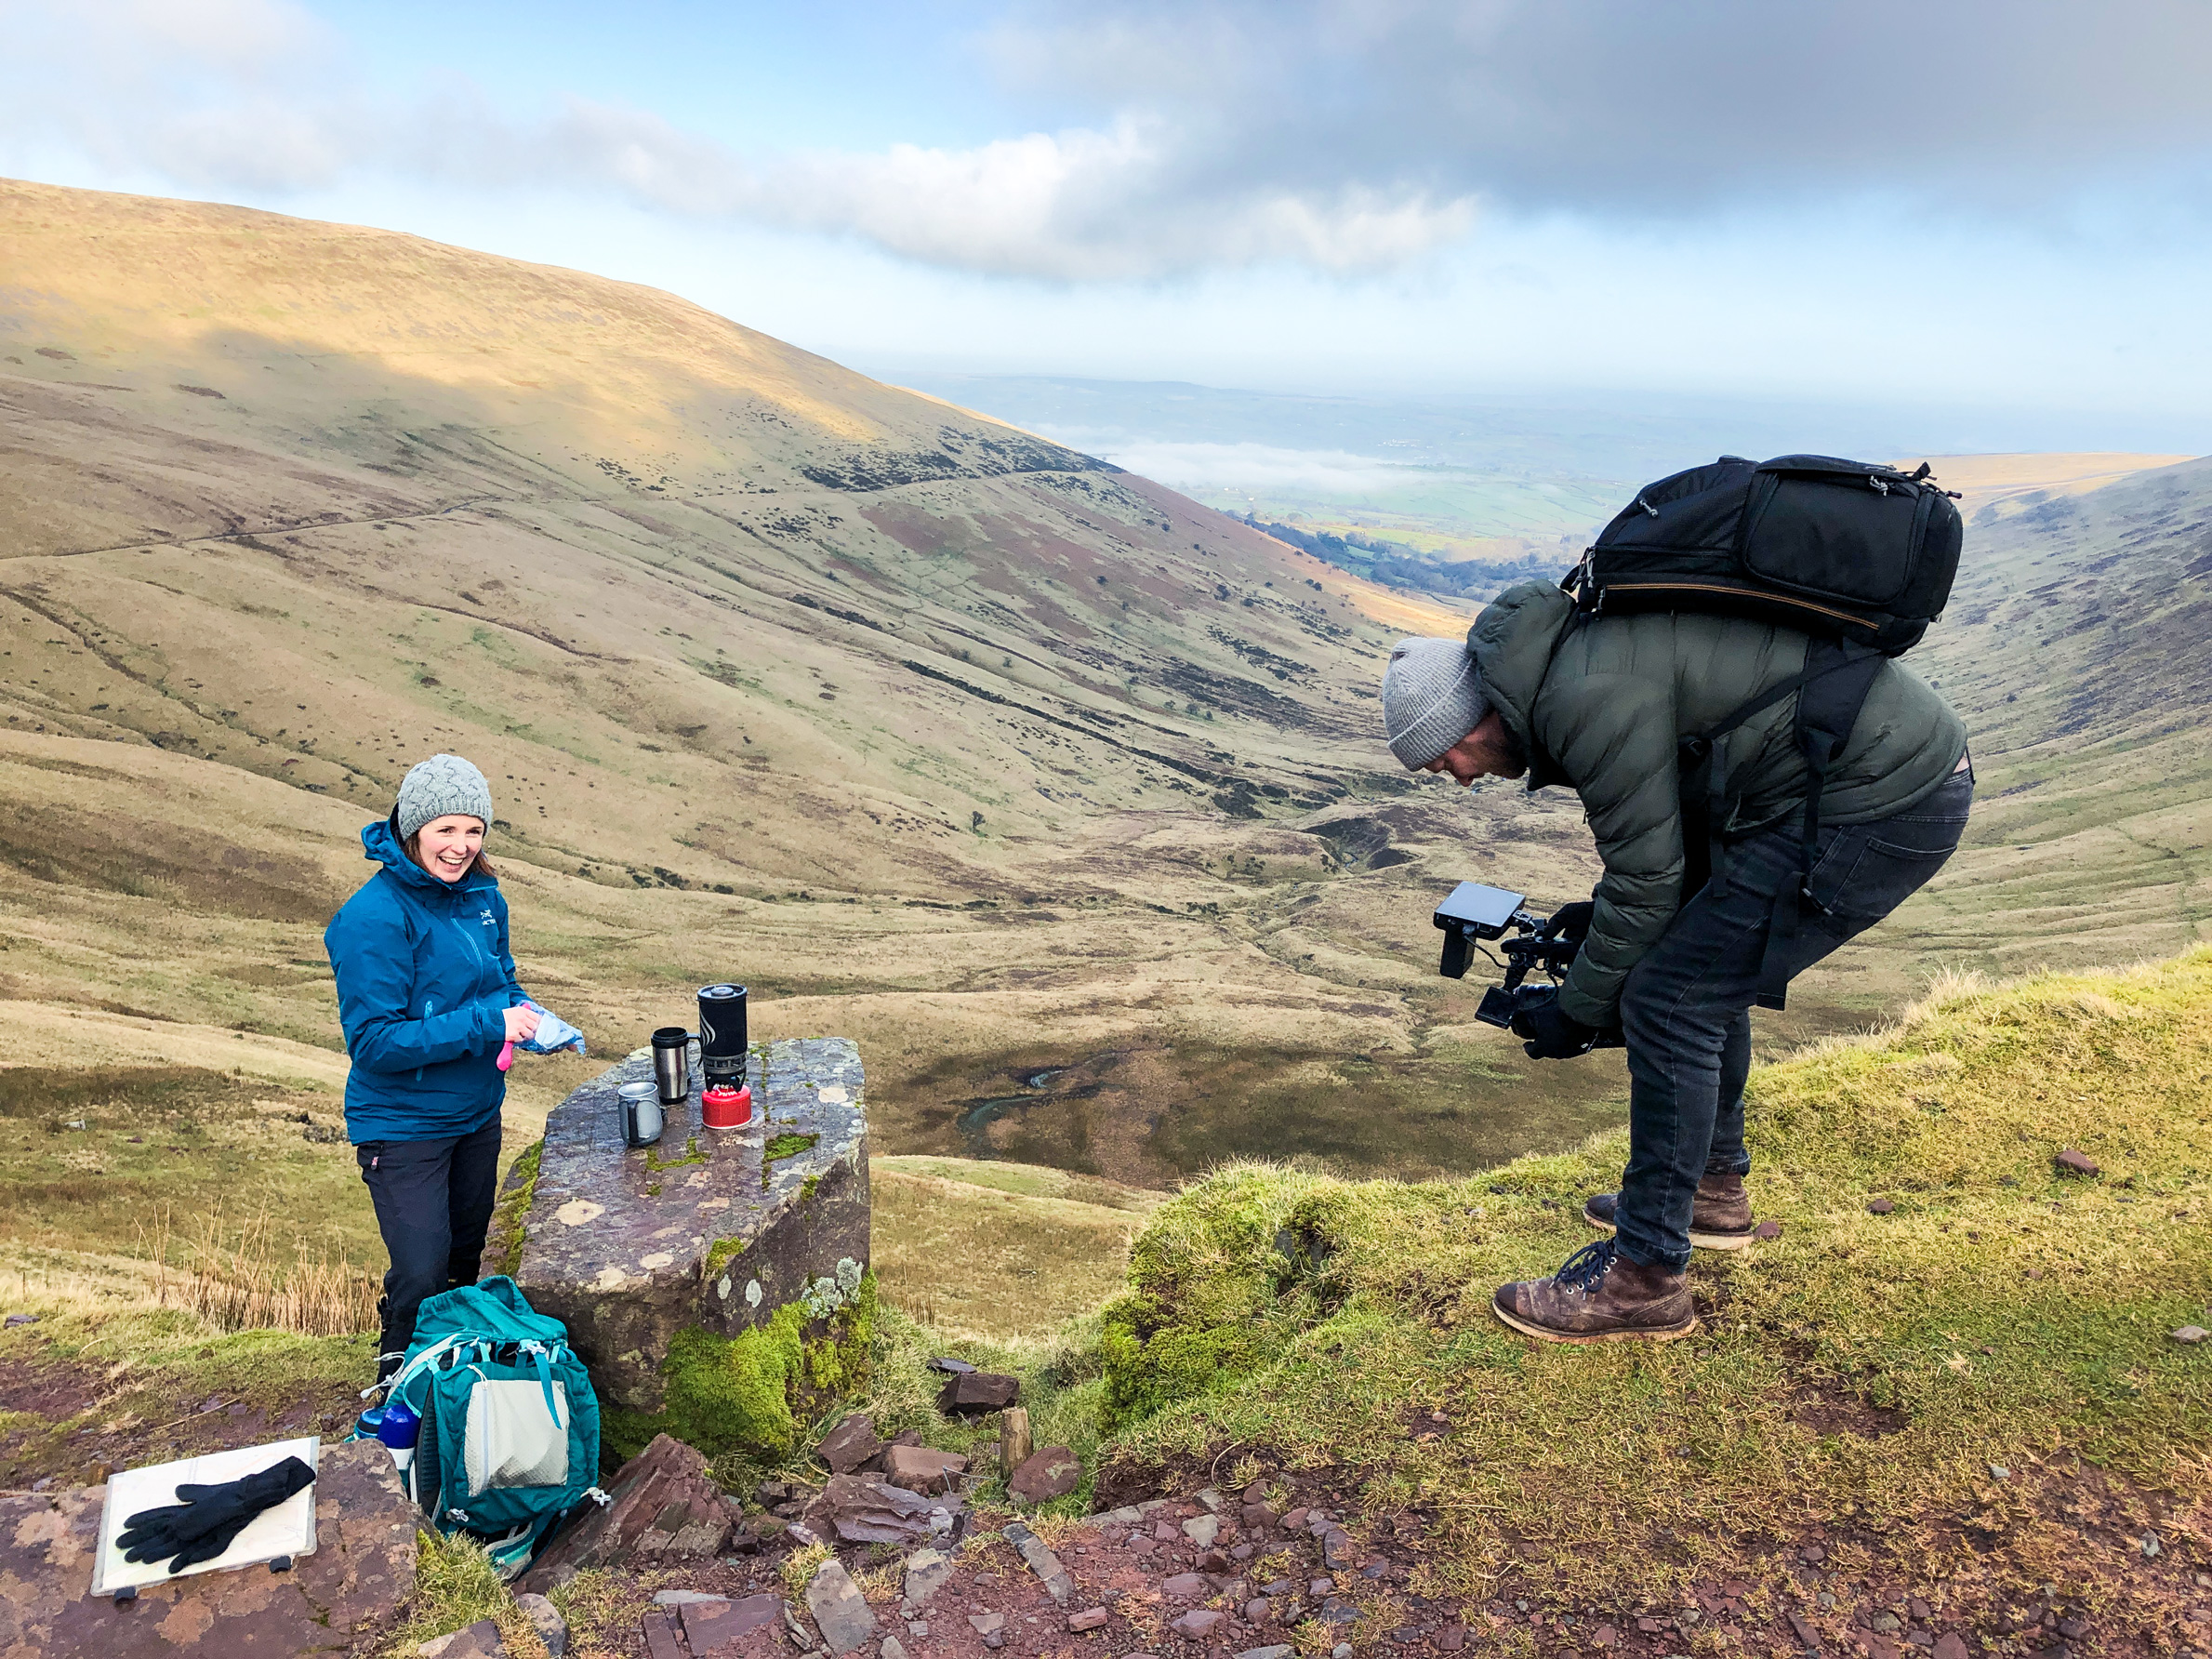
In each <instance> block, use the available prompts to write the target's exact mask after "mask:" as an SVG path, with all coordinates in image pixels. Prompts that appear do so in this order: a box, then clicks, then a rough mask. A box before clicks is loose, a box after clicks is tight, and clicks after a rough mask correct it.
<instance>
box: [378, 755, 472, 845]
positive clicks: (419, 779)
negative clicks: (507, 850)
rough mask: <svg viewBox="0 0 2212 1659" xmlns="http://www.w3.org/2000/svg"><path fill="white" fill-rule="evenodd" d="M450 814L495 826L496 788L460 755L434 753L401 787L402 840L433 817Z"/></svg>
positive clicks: (415, 767) (416, 768)
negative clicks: (494, 800) (493, 795)
mask: <svg viewBox="0 0 2212 1659" xmlns="http://www.w3.org/2000/svg"><path fill="white" fill-rule="evenodd" d="M449 812H459V813H466V814H468V815H469V816H470V817H472V818H482V819H483V827H484V828H485V829H490V828H491V827H492V786H491V785H490V784H488V783H486V782H484V780H483V773H481V772H479V771H478V770H477V769H476V768H475V767H474V766H471V765H470V763H468V762H467V761H464V760H462V759H461V757H460V756H459V755H457V754H434V755H432V756H430V759H429V760H427V761H417V763H415V765H414V766H413V767H411V768H410V769H409V771H408V773H407V776H406V777H405V778H404V780H403V781H402V782H401V784H400V803H399V809H398V813H397V816H398V819H399V829H400V839H401V840H402V841H405V840H406V839H407V837H409V836H410V835H412V834H414V833H415V832H416V831H417V829H421V828H422V827H423V826H424V825H425V824H427V823H429V822H430V820H431V819H432V818H442V817H444V816H445V815H446V814H447V813H449Z"/></svg>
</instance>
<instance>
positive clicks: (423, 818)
mask: <svg viewBox="0 0 2212 1659" xmlns="http://www.w3.org/2000/svg"><path fill="white" fill-rule="evenodd" d="M491 821H492V791H491V786H490V785H488V784H486V783H485V782H484V778H483V773H481V772H479V771H478V770H477V769H476V768H475V767H474V766H472V765H470V763H468V762H467V761H464V760H462V759H461V758H460V757H459V756H458V755H450V754H440V755H432V756H431V757H430V759H429V760H427V761H424V762H423V763H421V764H419V765H417V766H416V767H415V768H414V769H413V770H412V771H410V772H409V773H408V774H407V776H406V779H405V781H404V782H403V783H402V784H401V785H400V798H399V804H398V805H397V806H395V807H393V808H392V811H391V817H390V818H388V819H387V820H385V821H384V822H383V823H381V824H371V825H369V826H368V827H367V828H366V829H364V830H362V832H361V844H362V846H363V848H364V849H365V850H366V852H367V854H368V856H369V857H370V858H371V859H373V860H375V861H376V862H377V863H379V864H381V865H383V867H384V868H383V869H380V870H378V871H377V873H376V874H375V875H373V876H371V877H370V878H369V879H368V881H367V883H365V884H364V886H363V887H362V889H361V891H360V892H358V893H356V894H354V895H353V896H352V897H351V898H349V899H348V900H346V902H345V905H344V907H343V908H342V909H339V911H338V914H337V915H336V916H334V917H332V918H331V922H330V925H329V927H328V928H326V929H325V931H324V934H323V946H324V949H325V950H326V951H328V952H329V955H330V965H331V967H332V969H333V970H334V971H335V972H336V974H337V975H338V1021H339V1023H340V1024H341V1025H342V1026H343V1027H344V1028H345V1032H346V1052H347V1053H348V1054H349V1055H351V1056H352V1058H353V1068H352V1071H351V1074H350V1075H349V1076H348V1077H347V1079H346V1137H347V1138H348V1139H349V1140H351V1142H352V1143H353V1155H354V1158H355V1160H356V1161H358V1162H359V1163H360V1165H361V1178H362V1180H363V1181H364V1182H366V1183H367V1185H368V1189H369V1197H370V1198H371V1199H372V1200H373V1201H375V1203H376V1206H377V1228H378V1230H379V1231H381V1232H382V1233H383V1235H384V1248H385V1250H386V1251H387V1252H389V1253H390V1254H391V1271H390V1272H388V1273H387V1274H385V1275H384V1297H383V1300H382V1301H381V1302H380V1303H379V1304H378V1305H377V1310H378V1312H379V1313H380V1314H381V1315H382V1317H383V1323H384V1331H383V1340H382V1342H381V1343H380V1344H379V1346H378V1347H377V1382H378V1383H382V1382H383V1381H384V1380H385V1379H386V1378H387V1377H389V1376H390V1375H391V1374H392V1373H393V1372H394V1371H396V1370H398V1369H399V1364H400V1361H401V1360H402V1359H403V1358H404V1356H405V1354H406V1350H407V1345H408V1343H409V1342H411V1341H412V1340H413V1339H414V1335H415V1312H416V1309H417V1308H418V1307H421V1306H422V1301H423V1298H424V1297H426V1296H433V1295H436V1294H438V1293H439V1292H441V1291H444V1290H449V1289H451V1288H452V1287H453V1286H455V1285H457V1284H473V1283H475V1282H476V1274H477V1268H478V1266H479V1263H480V1261H481V1258H482V1257H483V1241H484V1234H485V1232H486V1231H487V1230H488V1229H489V1228H490V1227H491V1220H492V1204H493V1200H494V1188H495V1185H496V1183H497V1175H498V1167H499V1104H500V1102H501V1101H502V1100H503V1099H505V1098H506V1095H507V1079H506V1075H505V1074H504V1073H503V1072H501V1071H500V1069H499V1065H498V1055H499V1051H500V1049H501V1048H502V1047H504V1046H505V1045H506V1044H507V1043H509V1042H523V1041H526V1040H527V1039H528V1038H529V1036H530V1035H531V1033H532V1032H534V1031H535V1030H536V1029H537V1017H538V1016H537V1014H536V1011H535V1010H533V1009H530V1008H525V1007H522V1006H520V1004H521V1003H522V1002H523V1001H524V997H523V989H522V987H520V986H519V985H517V984H516V983H515V977H514V958H513V957H512V956H511V955H510V954H509V952H508V948H507V901H506V900H505V899H504V898H502V897H500V896H499V883H498V882H497V880H496V879H495V878H494V876H493V874H492V867H491V863H490V861H489V860H488V859H486V858H485V857H484V856H483V836H484V831H485V829H488V828H489V827H490V825H491Z"/></svg>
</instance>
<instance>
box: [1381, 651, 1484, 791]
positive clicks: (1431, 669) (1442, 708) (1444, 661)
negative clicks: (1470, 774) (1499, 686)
mask: <svg viewBox="0 0 2212 1659" xmlns="http://www.w3.org/2000/svg"><path fill="white" fill-rule="evenodd" d="M1489 712H1490V699H1489V698H1488V697H1484V696H1483V695H1482V673H1481V670H1478V669H1477V668H1476V666H1475V657H1474V654H1473V653H1472V652H1470V651H1469V650H1468V649H1467V644H1466V642H1465V641H1464V640H1400V641H1398V643H1397V644H1395V645H1393V646H1391V648H1390V666H1389V667H1387V668H1385V669H1384V670H1383V730H1384V735H1385V736H1387V737H1389V739H1390V752H1391V753H1392V754H1394V755H1396V756H1397V758H1398V760H1399V762H1400V763H1403V765H1404V766H1405V768H1406V770H1407V771H1409V772H1418V771H1420V770H1421V768H1422V767H1424V766H1425V765H1427V764H1428V763H1430V762H1431V761H1434V760H1436V759H1437V758H1438V757H1439V756H1440V755H1442V754H1443V753H1444V751H1445V750H1448V749H1450V748H1451V747H1453V746H1454V745H1455V744H1457V743H1458V742H1459V740H1460V739H1461V738H1462V737H1465V736H1466V735H1467V734H1468V733H1469V732H1471V731H1473V730H1474V729H1475V728H1476V727H1477V726H1478V725H1480V724H1481V723H1482V719H1483V716H1484V715H1486V714H1488V713H1489Z"/></svg>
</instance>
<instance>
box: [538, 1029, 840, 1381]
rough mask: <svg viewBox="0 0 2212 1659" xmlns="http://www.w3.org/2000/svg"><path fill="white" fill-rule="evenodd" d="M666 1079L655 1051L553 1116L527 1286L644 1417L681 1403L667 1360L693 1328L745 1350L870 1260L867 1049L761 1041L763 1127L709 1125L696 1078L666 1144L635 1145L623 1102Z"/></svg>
mask: <svg viewBox="0 0 2212 1659" xmlns="http://www.w3.org/2000/svg"><path fill="white" fill-rule="evenodd" d="M652 1076H653V1061H652V1057H651V1055H635V1056H632V1057H631V1058H629V1059H627V1060H625V1061H623V1062H622V1063H621V1064H620V1065H618V1066H615V1067H612V1068H609V1069H608V1070H606V1071H604V1072H603V1073H601V1074H600V1075H599V1076H598V1077H595V1078H593V1079H592V1080H591V1081H590V1082H588V1083H585V1084H584V1085H583V1086H582V1087H580V1088H578V1089H577V1090H576V1092H575V1093H574V1094H572V1095H569V1097H568V1098H567V1099H566V1100H564V1101H563V1102H562V1103H561V1104H560V1105H559V1106H557V1107H555V1108H553V1114H552V1116H551V1117H550V1119H548V1120H547V1122H546V1135H545V1146H544V1149H543V1150H542V1151H541V1152H540V1154H539V1156H538V1166H537V1182H536V1190H535V1192H534V1194H533V1196H532V1199H531V1203H530V1209H529V1213H528V1215H527V1217H526V1218H525V1220H524V1222H523V1231H524V1238H523V1249H522V1255H521V1261H520V1265H519V1266H518V1267H517V1269H516V1272H515V1281H516V1282H517V1283H518V1284H519V1285H520V1286H521V1287H522V1290H523V1294H524V1295H526V1296H527V1297H529V1299H530V1305H531V1306H532V1307H535V1308H536V1309H537V1310H538V1311H539V1312H541V1313H548V1314H550V1315H552V1316H553V1317H554V1318H555V1319H558V1320H561V1321H563V1322H565V1323H566V1324H567V1326H568V1333H569V1340H570V1342H571V1343H572V1344H573V1345H574V1346H575V1347H576V1351H577V1352H578V1353H579V1354H581V1355H582V1356H583V1358H584V1360H585V1362H586V1363H587V1364H588V1365H589V1366H590V1368H591V1378H592V1382H593V1383H594V1384H595V1385H596V1386H597V1387H598V1389H599V1392H600V1395H601V1397H602V1398H603V1399H605V1400H611V1401H613V1402H614V1403H615V1404H617V1405H622V1406H628V1407H630V1408H631V1409H633V1410H636V1411H641V1412H655V1411H658V1410H659V1409H660V1407H661V1405H662V1403H663V1382H662V1378H661V1374H660V1362H661V1360H662V1358H663V1356H664V1355H666V1354H667V1352H668V1351H669V1342H670V1340H671V1339H672V1338H673V1337H674V1336H675V1335H676V1334H677V1333H678V1332H680V1331H683V1330H687V1329H701V1330H705V1331H708V1332H709V1333H711V1334H714V1335H718V1336H735V1335H736V1334H738V1333H740V1332H742V1331H746V1330H749V1329H751V1328H752V1327H753V1326H755V1325H759V1324H762V1323H764V1322H765V1321H767V1320H768V1319H770V1318H771V1317H772V1316H774V1314H775V1311H776V1310H777V1309H778V1308H779V1307H783V1306H785V1305H786V1304H787V1303H790V1302H796V1301H800V1300H801V1298H802V1297H805V1296H806V1295H807V1294H809V1293H810V1290H812V1289H813V1288H814V1287H817V1286H818V1285H819V1283H820V1281H825V1280H827V1281H830V1283H831V1284H832V1285H835V1284H836V1283H838V1282H839V1280H840V1270H841V1267H842V1272H843V1277H844V1280H845V1281H846V1282H848V1283H849V1282H852V1281H854V1276H855V1275H857V1274H858V1273H861V1272H865V1271H866V1270H867V1267H868V1117H867V1112H866V1110H865V1108H864V1106H863V1088H864V1084H865V1078H864V1076H863V1073H862V1070H861V1065H860V1051H859V1050H858V1049H857V1048H856V1047H854V1044H853V1043H852V1042H849V1041H847V1040H846V1039H844V1038H841V1037H809V1038H798V1039H792V1040H790V1041H787V1042H775V1043H769V1044H765V1045H756V1046H755V1048H754V1050H753V1053H752V1056H751V1058H750V1061H749V1062H748V1081H749V1082H750V1083H751V1085H752V1092H753V1116H752V1121H751V1122H749V1123H748V1124H745V1125H744V1126H743V1127H741V1128H737V1129H709V1128H707V1127H706V1126H705V1124H704V1123H703V1122H702V1121H701V1119H700V1113H699V1085H698V1082H697V1081H696V1080H694V1082H693V1084H692V1092H691V1097H690V1099H689V1100H688V1101H686V1102H685V1103H684V1104H683V1105H682V1106H681V1107H677V1108H670V1109H669V1115H668V1127H667V1129H666V1130H665V1131H664V1132H663V1134H662V1135H661V1138H660V1141H659V1143H658V1144H657V1145H656V1146H652V1147H643V1148H631V1147H626V1146H625V1145H623V1142H622V1132H621V1121H620V1114H619V1108H620V1103H619V1100H618V1098H617V1096H616V1090H617V1089H618V1088H619V1087H620V1086H621V1085H622V1084H623V1083H626V1082H646V1081H649V1080H650V1079H651V1078H652ZM770 1152H777V1153H779V1154H780V1155H779V1156H776V1157H773V1158H771V1157H768V1156H767V1154H768V1153H770ZM709 1267H711V1268H712V1270H711V1271H709ZM817 1295H818V1293H817Z"/></svg>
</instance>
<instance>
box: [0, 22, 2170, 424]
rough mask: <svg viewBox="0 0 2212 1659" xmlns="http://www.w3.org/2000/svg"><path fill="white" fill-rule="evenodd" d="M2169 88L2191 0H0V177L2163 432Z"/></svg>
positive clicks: (1588, 369)
mask: <svg viewBox="0 0 2212 1659" xmlns="http://www.w3.org/2000/svg"><path fill="white" fill-rule="evenodd" d="M2207 85H2212V7H2208V6H2206V5H2205V4H2204V3H2203V0H2104V3H2103V4H2100V5H2098V6H2096V7H2087V6H2085V5H2082V4H2079V3H2078V0H2066V3H2064V4H2060V3H2056V0H1835V3H1830V0H1645V3H1636V0H1173V3H1172V4H1167V3H1160V4H1152V3H1148V0H1125V3H1122V4H1112V3H1108V0H1007V3H1001V4H992V3H990V0H977V3H975V4H972V5H966V6H951V5H939V4H934V3H933V0H897V3H895V4H859V3H844V0H817V3H816V4H814V5H811V6H804V7H795V6H791V5H789V4H788V3H787V4H782V5H776V6H767V5H754V4H750V3H749V0H722V3H720V4H711V5H709V4H675V3H662V0H626V3H625V4H623V5H621V6H615V5H611V4H600V5H583V4H576V3H573V0H532V4H529V5H526V6H525V5H521V4H469V3H467V0H460V3H456V0H441V3H439V4H435V5H433V4H430V3H428V0H373V3H372V0H0V172H6V173H7V174H10V175H13V176H17V177H25V178H32V179H45V180H49V181H52V182H57V183H67V184H82V185H92V186H99V187H102V188H109V189H118V190H133V191H144V192H160V193H167V194H181V195H191V196H200V197H206V198H209V199H217V200H223V201H231V202H243V203H247V204H250V205H253V206H263V207H269V208H272V209H276V210H280V211H284V212H289V213H298V214H304V215H308V216H311V217H318V218H331V219H347V220H353V221H357V222H365V223H372V224H378V225H386V226H391V227H394V228H398V229H404V230H408V231H414V232H420V233H422V234H425V235H429V236H433V237H438V238H440V239H443V240H447V241H452V242H457V243H463V244H466V245H469V246H475V247H482V248H489V249H492V250H495V251H497V252H502V253H509V254H513V255H517V256H520V257H523V258H528V259H543V260H550V261H553V262H556V263H560V264H565V265H574V266H580V267H584V268H587V269H589V270H593V271H599V272H606V273H609V274H612V275H617V276H622V277H627V278H631V279H635V280H640V281H644V282H649V283H654V284H656V285H662V286H665V287H669V288H672V289H675V290H677V291H679V292H681V293H682V294H685V295H687V296H689V297H690V298H693V299H697V300H699V301H701V302H702V303H704V304H707V305H709V306H711V307H713V308H714V309H716V310H718V311H721V312H726V313H727V314H729V315H731V316H734V317H735V318H737V319H739V320H740V321H742V322H745V323H748V324H749V325H753V326H756V327H760V328H763V329H766V330H767V331H769V332H771V333H774V334H777V335H780V336H783V337H784V338H790V339H793V340H796V341H798V342H800V343H801V344H803V345H806V346H809V347H811V348H813V349H815V350H817V351H822V352H828V353H829V354H831V355H833V356H838V357H841V358H843V359H845V360H847V361H854V362H857V363H860V364H863V365H868V366H871V367H878V368H895V367H897V366H899V365H911V366H913V367H915V368H917V369H921V368H925V367H935V368H941V369H947V370H950V369H959V370H965V371H972V372H985V373H993V372H995V373H1048V374H1077V375H1094V376H1109V377H1126V378H1173V379H1188V380H1199V381H1208V382H1212V383H1216V384H1230V385H1244V386H1260V387H1268V388H1283V389H1299V390H1306V391H1338V392H1464V391H1506V390H1529V389H1546V388H1585V389H1587V388H1600V389H1613V388H1618V389H1622V390H1626V391H1634V390H1637V389H1649V390H1663V391H1668V392H1684V393H1691V392H1694V393H1702V394H1716V395H1724V396H1749V397H1787V398H1791V399H1797V398H1807V397H1809V398H1816V399H1817V398H1830V397H1833V398H1837V399H1852V400H1863V401H1873V402H1879V403H1883V404H1909V403H1912V402H1914V401H1915V400H1926V401H1928V402H1931V403H1941V404H1947V405H1983V406H1990V407H2004V408H2007V409H2013V410H2019V409H2022V408H2027V409H2042V408H2047V409H2050V410H2052V411H2055V412H2056V411H2063V412H2065V413H2066V414H2067V416H2068V417H2069V418H2073V419H2074V420H2076V421H2077V422H2078V421H2079V420H2080V419H2082V418H2089V419H2091V420H2092V421H2094V419H2095V418H2099V416H2100V415H2101V414H2104V413H2108V412H2109V414H2110V415H2111V416H2112V418H2113V420H2114V421H2115V422H2116V423H2125V424H2126V426H2127V431H2128V435H2127V439H2126V442H2127V443H2128V444H2130V445H2136V444H2140V443H2142V442H2144V441H2145V439H2144V436H2143V423H2144V422H2146V421H2148V422H2149V423H2151V425H2152V426H2153V427H2155V426H2156V425H2157V423H2158V422H2159V421H2160V420H2162V419H2166V418H2169V417H2170V418H2172V420H2173V421H2174V423H2175V430H2176V437H2175V440H2174V445H2175V446H2176V447H2200V446H2202V445H2199V444H2197V443H2196V442H2194V441H2193V439H2192V438H2191V437H2190V436H2189V435H2188V434H2192V433H2202V432H2204V431H2205V408H2206V405H2207V403H2208V402H2212V400H2207V398H2206V397H2205V391H2204V388H2205V386H2206V384H2207V383H2212V307H2208V306H2207V305H2206V304H2205V292H2206V290H2207V288H2208V287H2212V280H2208V279H2212V98H2208V97H2207V96H2206V94H2205V87H2206V86H2207ZM2068 441H2069V442H2073V441H2076V440H2073V439H2069V440H2068Z"/></svg>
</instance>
